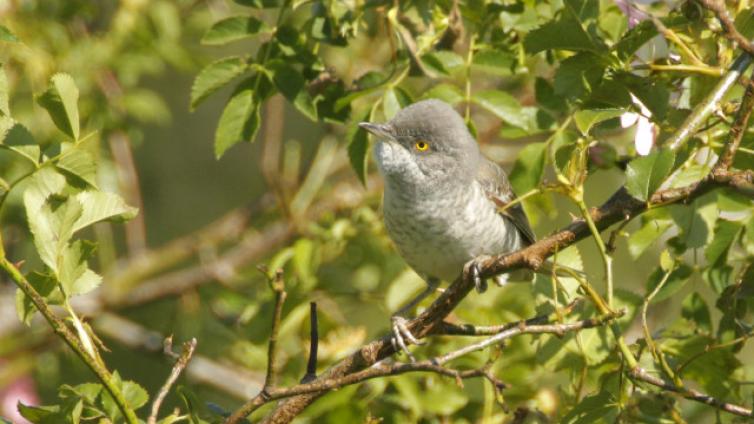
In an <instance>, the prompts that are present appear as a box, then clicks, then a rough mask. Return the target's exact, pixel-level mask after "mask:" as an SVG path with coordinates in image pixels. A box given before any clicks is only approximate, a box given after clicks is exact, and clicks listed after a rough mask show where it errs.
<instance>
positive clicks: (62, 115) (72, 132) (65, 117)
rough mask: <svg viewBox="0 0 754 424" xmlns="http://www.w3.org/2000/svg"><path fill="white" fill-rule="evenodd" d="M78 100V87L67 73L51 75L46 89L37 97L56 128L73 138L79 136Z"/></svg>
mask: <svg viewBox="0 0 754 424" xmlns="http://www.w3.org/2000/svg"><path fill="white" fill-rule="evenodd" d="M78 100H79V89H78V88H77V87H76V83H75V82H74V81H73V78H71V76H70V75H68V74H55V75H53V76H52V78H51V79H50V86H49V88H48V89H47V91H45V92H44V93H43V94H42V95H40V96H39V97H37V103H39V105H40V106H42V107H43V108H45V109H46V110H47V113H48V114H49V115H50V118H52V121H53V122H54V123H55V125H56V126H57V127H58V129H59V130H60V131H63V132H64V133H65V134H67V135H68V136H69V137H71V138H72V139H74V140H78V138H79V108H78Z"/></svg>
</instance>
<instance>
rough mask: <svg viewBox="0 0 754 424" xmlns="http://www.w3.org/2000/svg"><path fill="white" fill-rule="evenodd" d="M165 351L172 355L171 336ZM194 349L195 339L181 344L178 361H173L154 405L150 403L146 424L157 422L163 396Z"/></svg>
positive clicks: (181, 370)
mask: <svg viewBox="0 0 754 424" xmlns="http://www.w3.org/2000/svg"><path fill="white" fill-rule="evenodd" d="M165 347H166V349H165V350H166V351H168V352H170V353H171V354H172V353H173V351H172V336H171V337H168V339H167V343H166V346H165ZM194 349H196V339H191V340H189V341H187V342H186V343H184V344H183V351H182V352H181V355H180V356H178V360H177V361H175V365H173V370H172V371H170V375H169V376H168V379H167V380H166V381H165V384H163V386H162V387H161V388H160V391H159V393H157V396H156V397H155V398H154V403H152V411H151V412H150V414H149V418H148V419H147V424H155V423H156V422H157V415H158V414H159V413H160V406H161V405H162V401H163V400H165V396H167V395H168V392H169V391H170V388H171V387H172V386H173V384H175V381H176V380H178V376H180V375H181V373H182V372H183V370H184V368H186V365H188V363H189V361H190V360H191V356H192V355H193V354H194Z"/></svg>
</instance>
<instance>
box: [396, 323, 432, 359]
mask: <svg viewBox="0 0 754 424" xmlns="http://www.w3.org/2000/svg"><path fill="white" fill-rule="evenodd" d="M390 320H391V321H392V329H393V337H392V339H390V342H391V343H392V344H393V348H394V349H395V350H396V351H403V352H404V353H405V354H406V356H408V358H409V359H410V360H411V362H415V361H416V358H414V355H413V354H412V353H411V351H410V350H408V346H409V344H415V345H423V344H424V342H423V341H421V340H419V339H417V338H416V337H414V335H413V334H411V330H409V329H408V325H407V324H408V320H407V319H406V318H404V317H402V316H400V315H393V316H392V317H391V318H390ZM406 341H408V343H406Z"/></svg>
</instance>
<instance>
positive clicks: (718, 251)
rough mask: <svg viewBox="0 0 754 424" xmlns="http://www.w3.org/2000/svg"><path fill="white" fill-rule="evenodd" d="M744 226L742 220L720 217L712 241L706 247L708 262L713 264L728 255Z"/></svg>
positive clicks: (705, 252)
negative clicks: (729, 219)
mask: <svg viewBox="0 0 754 424" xmlns="http://www.w3.org/2000/svg"><path fill="white" fill-rule="evenodd" d="M742 228H743V224H742V223H740V222H735V221H727V220H724V219H718V220H717V224H716V225H715V232H714V236H713V238H712V241H711V242H710V243H709V244H708V245H707V248H706V249H704V256H705V257H706V258H707V262H708V263H710V264H713V263H715V262H717V261H718V259H720V258H724V257H726V256H727V254H728V250H729V249H730V246H731V245H732V244H733V242H734V241H735V240H736V237H737V236H738V233H739V232H740V231H741V229H742Z"/></svg>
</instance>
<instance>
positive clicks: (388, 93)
mask: <svg viewBox="0 0 754 424" xmlns="http://www.w3.org/2000/svg"><path fill="white" fill-rule="evenodd" d="M399 110H401V104H400V103H399V102H398V97H397V96H396V94H395V90H393V89H392V88H388V89H387V90H385V94H383V95H382V111H383V113H384V114H385V119H386V120H388V121H389V120H391V119H393V117H394V116H395V114H396V113H398V111H399Z"/></svg>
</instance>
